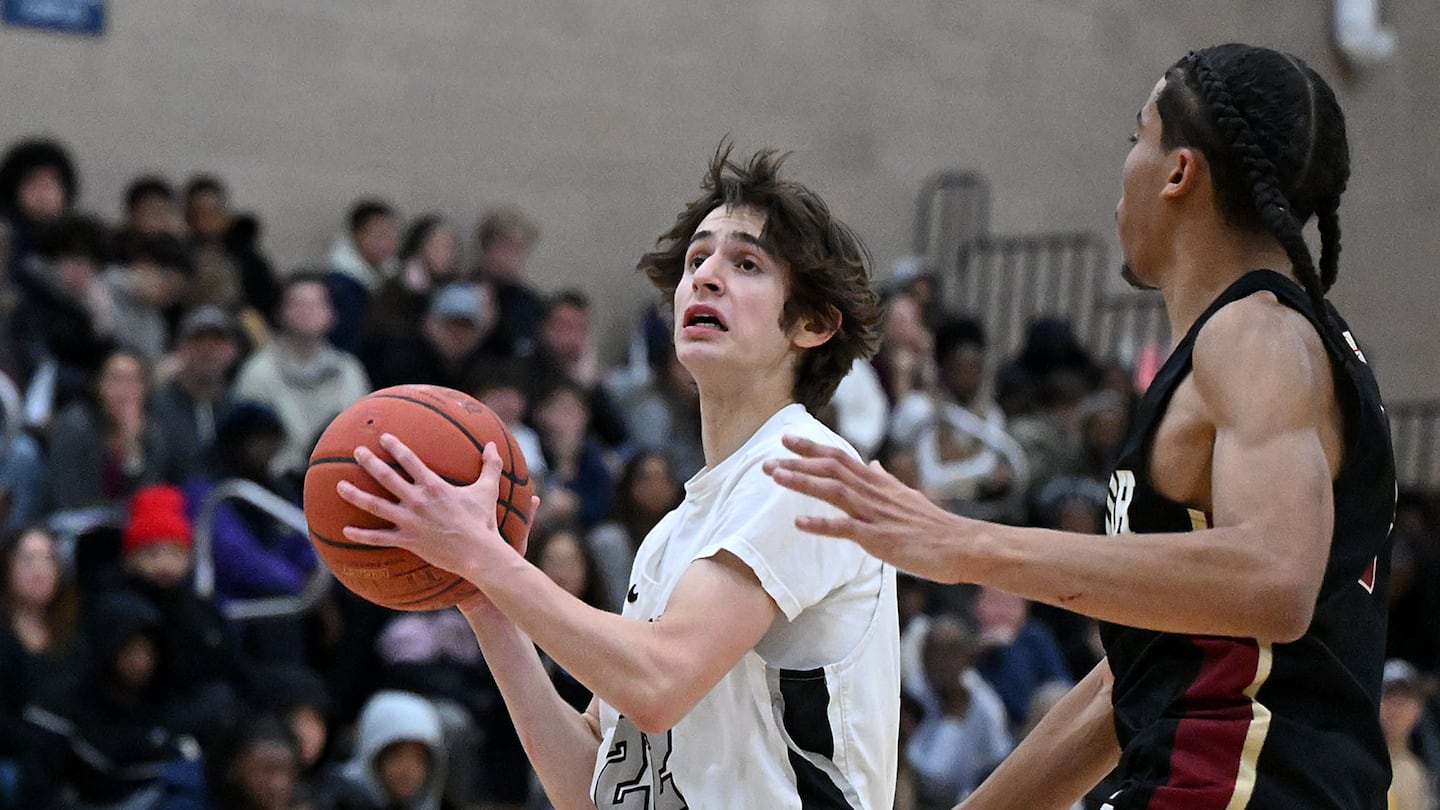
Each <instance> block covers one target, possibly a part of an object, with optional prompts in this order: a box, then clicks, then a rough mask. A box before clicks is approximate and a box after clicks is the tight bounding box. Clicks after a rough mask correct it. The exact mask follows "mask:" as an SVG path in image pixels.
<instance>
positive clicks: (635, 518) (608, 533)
mask: <svg viewBox="0 0 1440 810" xmlns="http://www.w3.org/2000/svg"><path fill="white" fill-rule="evenodd" d="M684 497H685V490H684V488H683V486H682V484H681V482H680V479H679V478H678V477H677V476H676V475H675V469H674V467H673V466H672V465H671V463H670V457H669V456H667V455H666V454H665V453H663V452H660V451H659V450H642V451H640V452H638V453H636V454H635V455H633V456H631V457H630V460H629V461H627V462H625V467H624V469H623V470H622V471H621V473H620V480H619V482H618V483H617V484H616V486H615V498H614V500H613V501H612V502H611V504H610V516H609V518H608V519H607V520H606V521H605V522H604V523H601V524H600V525H598V526H596V527H595V528H594V529H591V530H590V533H589V534H588V535H586V536H585V543H586V545H587V546H589V548H590V553H591V554H592V555H593V557H594V562H595V571H594V577H593V579H595V581H596V582H597V583H599V585H600V586H601V587H602V588H603V589H604V592H605V595H606V601H607V603H608V604H609V605H610V606H611V609H612V610H618V609H619V608H620V606H621V605H623V604H624V600H625V593H626V591H627V590H628V589H629V587H630V569H631V568H632V567H633V566H634V564H635V552H636V550H638V549H639V548H640V543H641V542H642V541H644V540H645V536H646V535H648V534H649V533H650V530H651V529H653V528H655V524H657V523H659V522H660V518H663V517H665V515H666V514H668V513H669V512H670V511H671V510H672V509H674V508H676V507H677V506H679V505H680V501H681V500H683V499H684Z"/></svg>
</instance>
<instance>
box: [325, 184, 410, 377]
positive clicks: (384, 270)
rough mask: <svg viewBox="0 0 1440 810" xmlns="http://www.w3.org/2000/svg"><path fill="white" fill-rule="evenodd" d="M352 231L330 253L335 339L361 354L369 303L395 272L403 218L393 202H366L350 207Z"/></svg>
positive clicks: (343, 347)
mask: <svg viewBox="0 0 1440 810" xmlns="http://www.w3.org/2000/svg"><path fill="white" fill-rule="evenodd" d="M349 223H350V229H349V232H348V233H346V234H344V235H342V236H340V237H339V238H338V239H336V240H335V245H334V247H332V248H331V250H330V261H329V266H330V270H329V273H328V274H327V275H326V282H327V284H328V285H329V287H330V298H331V300H332V301H333V302H334V306H335V324H334V326H333V328H331V330H330V340H331V342H332V343H334V344H335V345H336V346H338V347H340V348H341V349H344V350H345V351H347V352H352V353H353V352H358V351H359V350H360V332H361V327H362V326H363V325H364V321H365V310H366V308H367V307H368V306H369V304H370V299H371V297H372V296H374V295H375V294H376V293H377V291H378V290H379V289H380V285H381V284H383V283H384V282H385V280H386V279H388V278H390V277H391V276H393V275H395V273H396V269H397V268H396V259H395V256H396V254H397V253H398V251H399V250H400V219H399V217H398V216H397V215H396V214H395V209H394V208H391V207H390V204H389V203H386V202H382V201H380V200H377V199H369V198H367V199H362V200H359V201H357V202H356V203H355V204H354V205H352V206H351V207H350V216H349Z"/></svg>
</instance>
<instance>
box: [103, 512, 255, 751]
mask: <svg viewBox="0 0 1440 810" xmlns="http://www.w3.org/2000/svg"><path fill="white" fill-rule="evenodd" d="M192 532H193V529H192V526H191V523H190V519H189V518H188V517H187V516H186V512H185V495H184V493H182V492H181V491H180V488H179V487H176V486H173V485H169V484H162V485H156V486H149V487H145V488H143V489H141V490H140V491H138V492H136V493H135V497H134V498H132V499H131V501H130V517H129V520H128V522H127V523H126V525H125V531H124V539H123V543H124V557H123V563H122V569H121V571H120V572H119V573H118V575H116V576H114V577H113V578H112V579H110V580H109V581H108V582H105V583H103V584H102V585H101V586H100V587H99V588H98V589H97V590H99V591H104V592H111V593H130V594H133V595H135V596H137V597H138V598H140V599H142V600H144V602H145V603H146V604H147V605H148V606H150V607H151V608H153V609H154V610H155V611H156V612H157V614H158V615H159V616H160V617H161V626H160V627H159V628H158V629H157V630H156V632H155V634H154V640H155V643H156V645H157V646H156V654H157V659H156V660H157V663H156V668H155V676H154V681H155V684H156V686H157V688H158V689H160V691H162V692H163V693H164V695H165V702H164V708H165V714H166V721H167V724H168V725H169V726H170V727H171V728H173V729H176V730H181V731H185V732H187V733H190V734H193V735H196V736H203V735H204V734H205V733H207V732H209V731H213V730H215V729H217V728H220V727H222V726H223V724H224V723H226V722H228V721H230V720H231V719H233V717H234V716H236V714H238V713H239V711H240V696H241V695H243V694H244V690H245V689H246V687H247V685H248V677H249V662H248V661H247V660H246V659H245V658H244V657H243V655H242V654H241V651H240V645H239V641H238V639H237V637H236V634H235V631H234V628H233V627H232V626H231V625H230V623H229V620H228V619H226V618H225V616H224V614H222V613H221V612H220V607H219V605H218V604H217V603H216V602H215V601H214V600H211V599H203V598H201V597H200V596H198V595H197V594H196V593H195V587H194V582H193V580H192V573H193V570H194V552H193V542H194V541H193V537H192Z"/></svg>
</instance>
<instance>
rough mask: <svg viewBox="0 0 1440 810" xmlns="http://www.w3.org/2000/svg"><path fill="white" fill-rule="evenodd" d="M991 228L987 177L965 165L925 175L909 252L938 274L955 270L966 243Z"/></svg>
mask: <svg viewBox="0 0 1440 810" xmlns="http://www.w3.org/2000/svg"><path fill="white" fill-rule="evenodd" d="M989 232H990V181H989V180H987V179H985V176H984V175H983V174H980V173H979V172H976V171H968V170H964V169H947V170H944V171H938V172H935V173H934V174H932V175H930V176H929V177H927V178H925V182H924V183H922V184H921V186H920V193H919V194H918V195H917V197H916V199H915V226H914V230H913V231H912V234H911V238H910V252H911V253H912V254H913V255H916V256H923V257H924V258H925V259H926V261H927V263H928V264H929V265H930V267H931V269H933V270H934V272H935V274H936V275H937V276H939V277H941V278H943V277H946V276H949V275H952V274H954V273H955V272H956V271H957V270H958V267H957V264H956V263H957V262H958V261H959V260H960V249H961V247H962V246H964V245H965V244H967V243H969V242H971V241H973V240H975V239H977V238H979V237H981V236H984V235H985V234H987V233H989Z"/></svg>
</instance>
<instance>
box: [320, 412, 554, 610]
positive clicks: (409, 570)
mask: <svg viewBox="0 0 1440 810" xmlns="http://www.w3.org/2000/svg"><path fill="white" fill-rule="evenodd" d="M384 433H390V434H392V435H394V436H395V437H396V438H398V439H399V440H400V441H402V442H404V443H405V445H406V446H407V447H409V448H410V449H411V450H413V451H415V454H416V455H417V456H419V457H420V458H421V460H423V461H424V462H425V464H426V465H427V466H429V467H430V469H432V470H434V471H435V472H436V473H437V474H438V475H440V477H441V478H444V479H445V480H446V481H449V482H450V483H452V484H460V485H464V484H471V483H474V482H475V480H476V479H477V478H479V477H480V468H481V466H482V454H483V453H484V451H485V444H486V443H487V442H494V443H495V449H496V450H498V451H499V452H500V458H501V460H502V461H503V462H504V468H503V470H502V472H501V474H500V493H499V495H500V497H499V500H498V501H496V503H495V520H496V524H497V525H498V526H499V527H500V533H501V534H502V535H504V537H505V539H506V540H508V541H509V542H510V544H511V545H512V546H514V545H518V544H519V542H520V538H521V537H522V536H523V535H524V533H525V529H526V526H527V525H529V523H530V495H531V492H532V489H531V486H530V472H529V470H528V468H527V467H526V465H525V456H524V454H523V453H521V452H520V447H519V445H517V444H516V443H515V437H514V436H512V435H511V434H510V431H509V429H508V428H506V427H505V423H504V422H502V421H501V420H500V417H498V416H496V415H495V413H494V411H491V410H490V409H489V408H487V407H486V406H485V405H484V404H482V403H481V402H480V401H479V400H477V399H475V398H474V397H471V396H470V395H468V394H464V393H461V392H459V391H454V390H451V389H449V388H442V387H440V386H435V385H397V386H394V387H392V388H385V389H382V390H380V391H376V392H375V393H373V394H370V395H369V396H367V397H365V398H364V399H361V400H360V401H358V402H356V403H355V404H353V405H351V406H350V407H348V408H346V409H345V410H344V411H342V412H341V413H340V415H339V416H336V417H335V419H334V420H333V421H332V422H331V423H330V426H329V427H327V428H326V429H325V432H324V433H322V434H321V435H320V440H319V442H318V443H317V444H316V445H315V450H314V452H313V453H311V455H310V465H309V467H308V468H306V471H305V518H306V520H307V521H308V522H309V524H310V542H311V544H312V545H314V546H315V551H316V553H317V554H319V555H320V559H321V560H322V561H323V562H324V563H325V565H326V566H328V567H329V568H330V570H331V572H333V573H334V574H335V578H336V579H338V580H340V582H341V583H343V584H344V585H345V587H347V588H349V589H350V590H352V591H354V592H355V593H357V594H359V595H360V596H362V597H364V598H366V599H368V600H370V601H371V602H374V603H375V604H377V605H382V606H384V607H388V608H394V609H396V610H435V609H438V608H444V607H449V606H451V605H454V604H455V603H457V602H459V601H461V600H463V599H465V598H466V597H469V596H471V595H473V594H474V593H475V592H476V591H475V586H473V585H471V584H470V583H469V582H466V581H465V580H463V579H461V578H460V577H458V576H456V575H455V574H452V573H450V572H449V571H445V570H442V569H439V568H436V567H434V566H432V565H430V564H429V563H426V562H425V561H424V560H422V559H420V558H419V557H417V556H415V555H414V554H411V553H410V552H409V551H405V550H403V549H398V548H392V547H386V546H367V545H361V544H359V543H352V542H350V541H348V540H346V539H345V535H344V532H343V531H342V530H343V529H344V528H345V527H346V526H359V527H361V528H367V529H384V528H389V527H390V524H389V523H388V522H386V521H383V520H380V519H379V518H376V517H374V516H373V515H371V514H369V513H368V512H365V511H362V510H360V509H357V508H356V507H354V506H351V505H350V504H349V503H346V502H345V501H344V500H342V499H341V498H340V495H339V494H338V493H337V492H336V491H335V485H336V484H338V483H339V482H340V481H341V480H347V481H349V482H350V483H352V484H354V485H355V486H357V487H359V488H360V489H363V490H365V491H366V492H370V493H374V494H376V495H379V496H381V497H385V498H389V497H390V495H389V493H387V492H386V491H385V490H384V488H383V487H381V486H380V484H379V483H377V482H376V481H375V479H374V478H371V477H370V475H369V474H368V473H366V472H365V470H364V468H362V467H361V466H360V465H359V464H358V463H356V461H355V448H357V447H359V446H361V445H364V446H366V447H368V448H370V449H371V450H372V451H374V452H375V454H376V455H378V456H379V457H380V458H382V459H384V460H385V461H387V462H389V463H390V464H391V465H392V466H394V467H396V468H397V469H399V464H398V462H395V461H394V459H393V458H391V456H390V454H389V453H386V452H385V451H384V450H382V449H381V447H380V436H381V434H384ZM402 475H403V472H402Z"/></svg>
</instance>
